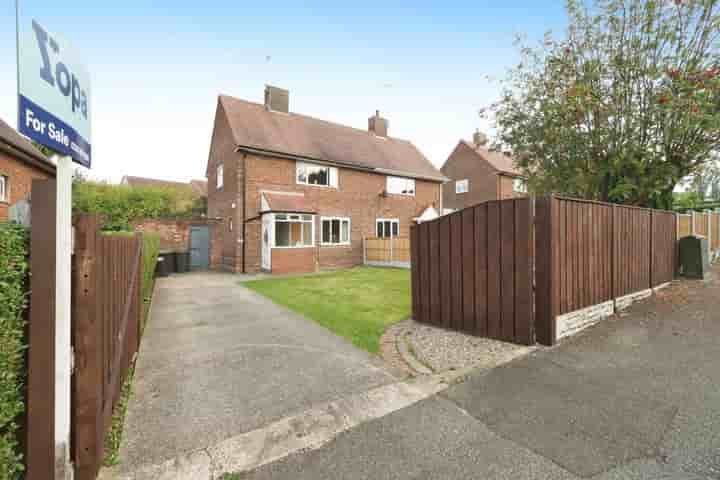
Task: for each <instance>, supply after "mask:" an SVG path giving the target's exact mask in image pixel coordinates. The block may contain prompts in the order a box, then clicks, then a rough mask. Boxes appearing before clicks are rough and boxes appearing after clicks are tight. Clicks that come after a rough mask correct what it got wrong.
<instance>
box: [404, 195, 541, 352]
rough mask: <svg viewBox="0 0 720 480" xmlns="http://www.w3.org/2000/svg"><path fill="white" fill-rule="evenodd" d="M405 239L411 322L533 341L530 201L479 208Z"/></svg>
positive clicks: (428, 225)
mask: <svg viewBox="0 0 720 480" xmlns="http://www.w3.org/2000/svg"><path fill="white" fill-rule="evenodd" d="M410 235H411V239H410V245H411V256H412V262H411V263H412V282H413V285H412V292H413V297H412V309H413V318H415V320H417V321H419V322H423V323H428V324H433V325H437V326H442V327H445V328H451V329H454V330H462V331H465V332H467V333H471V334H473V335H478V336H484V337H489V338H494V339H498V340H504V341H508V342H514V343H519V344H523V345H532V344H534V343H535V332H534V323H535V322H534V314H533V280H532V279H533V272H532V266H533V250H534V249H533V212H532V203H531V200H530V199H529V198H522V199H511V200H498V201H491V202H486V203H482V204H479V205H476V206H474V207H470V208H466V209H464V210H461V211H459V212H456V213H453V214H451V215H447V216H444V217H441V218H438V219H436V220H433V221H430V222H426V223H422V224H420V225H417V226H413V227H412V228H411V233H410Z"/></svg>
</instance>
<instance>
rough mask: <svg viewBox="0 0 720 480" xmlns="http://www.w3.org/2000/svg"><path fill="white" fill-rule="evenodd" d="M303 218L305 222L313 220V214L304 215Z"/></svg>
mask: <svg viewBox="0 0 720 480" xmlns="http://www.w3.org/2000/svg"><path fill="white" fill-rule="evenodd" d="M302 219H303V221H304V222H312V215H303V216H302Z"/></svg>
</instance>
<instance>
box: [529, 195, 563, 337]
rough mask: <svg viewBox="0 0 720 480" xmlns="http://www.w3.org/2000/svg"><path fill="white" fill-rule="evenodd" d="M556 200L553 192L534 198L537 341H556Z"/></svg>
mask: <svg viewBox="0 0 720 480" xmlns="http://www.w3.org/2000/svg"><path fill="white" fill-rule="evenodd" d="M555 203H556V201H555V199H554V198H553V197H551V196H550V197H543V198H537V199H536V200H535V252H538V253H539V254H536V256H535V333H536V338H537V341H538V342H539V343H541V344H543V345H554V344H555V342H556V341H557V326H556V316H557V311H558V308H557V302H556V295H555V293H556V292H555V289H556V288H557V285H556V282H555V274H556V273H557V272H555V258H556V256H557V246H556V244H555V242H554V241H553V240H554V239H553V230H554V228H556V223H557V219H556V218H555V217H556V216H557V213H556V212H555V208H554V207H555V205H554V204H555ZM540 252H542V253H540Z"/></svg>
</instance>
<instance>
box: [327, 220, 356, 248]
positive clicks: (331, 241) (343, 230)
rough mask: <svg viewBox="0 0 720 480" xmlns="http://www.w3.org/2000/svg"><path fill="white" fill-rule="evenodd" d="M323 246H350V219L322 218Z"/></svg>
mask: <svg viewBox="0 0 720 480" xmlns="http://www.w3.org/2000/svg"><path fill="white" fill-rule="evenodd" d="M320 226H321V227H322V230H321V232H322V237H321V238H322V244H323V245H350V219H349V218H342V217H322V218H321V222H320Z"/></svg>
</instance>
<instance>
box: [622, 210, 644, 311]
mask: <svg viewBox="0 0 720 480" xmlns="http://www.w3.org/2000/svg"><path fill="white" fill-rule="evenodd" d="M613 223H614V227H613V228H614V232H615V235H614V237H615V248H614V254H613V262H614V265H613V268H614V271H615V280H614V285H613V287H614V289H613V296H614V297H615V298H618V297H622V296H625V295H628V294H631V293H634V292H639V291H641V290H645V289H648V288H650V231H651V228H650V210H648V209H642V208H634V207H626V206H620V205H615V206H614V222H613Z"/></svg>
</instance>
